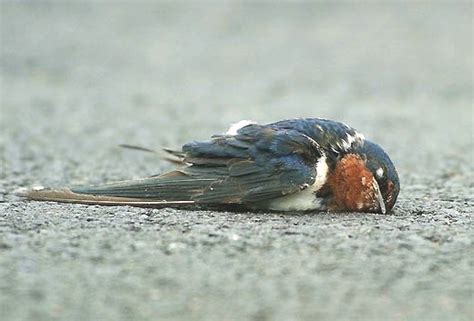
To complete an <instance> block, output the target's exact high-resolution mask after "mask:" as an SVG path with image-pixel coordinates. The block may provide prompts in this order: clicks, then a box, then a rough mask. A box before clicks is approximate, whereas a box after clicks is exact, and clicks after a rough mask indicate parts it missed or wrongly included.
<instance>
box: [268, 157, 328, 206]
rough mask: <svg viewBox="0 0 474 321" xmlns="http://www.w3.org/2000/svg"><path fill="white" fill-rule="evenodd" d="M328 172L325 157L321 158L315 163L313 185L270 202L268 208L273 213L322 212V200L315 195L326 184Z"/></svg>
mask: <svg viewBox="0 0 474 321" xmlns="http://www.w3.org/2000/svg"><path fill="white" fill-rule="evenodd" d="M328 172H329V167H328V164H327V162H326V156H322V157H321V158H320V159H319V160H318V162H317V163H316V178H315V180H314V184H313V185H310V186H308V187H307V188H305V189H304V190H302V191H301V192H296V193H294V194H291V195H288V196H283V197H280V198H277V199H275V200H272V201H271V202H270V203H269V206H268V208H269V209H271V210H274V211H308V210H324V209H325V208H324V205H323V204H322V199H320V198H317V197H316V195H315V193H316V192H317V191H318V190H320V189H321V187H323V185H324V184H325V183H326V180H327V175H328Z"/></svg>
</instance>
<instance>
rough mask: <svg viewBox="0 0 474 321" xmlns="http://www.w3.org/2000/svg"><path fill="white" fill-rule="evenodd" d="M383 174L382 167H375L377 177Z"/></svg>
mask: <svg viewBox="0 0 474 321" xmlns="http://www.w3.org/2000/svg"><path fill="white" fill-rule="evenodd" d="M383 174H384V172H383V168H382V167H380V168H379V169H377V170H376V171H375V175H377V177H378V178H382V177H383Z"/></svg>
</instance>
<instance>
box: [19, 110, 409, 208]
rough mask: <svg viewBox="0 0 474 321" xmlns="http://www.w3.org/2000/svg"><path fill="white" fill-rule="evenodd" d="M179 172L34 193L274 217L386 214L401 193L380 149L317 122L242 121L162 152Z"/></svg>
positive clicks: (33, 193)
mask: <svg viewBox="0 0 474 321" xmlns="http://www.w3.org/2000/svg"><path fill="white" fill-rule="evenodd" d="M165 151H166V152H167V153H169V156H170V157H172V158H173V159H174V161H176V162H179V163H180V164H181V167H180V168H179V169H176V170H174V171H171V172H167V173H164V174H161V175H156V176H151V177H147V178H143V179H138V180H128V181H123V182H116V183H110V184H105V185H100V186H80V187H72V188H70V189H63V190H52V189H47V188H41V189H32V190H28V191H26V192H24V193H22V195H23V196H25V197H27V198H30V199H33V200H40V201H56V202H70V203H83V204H99V205H134V206H167V205H170V206H180V205H197V206H231V205H238V206H243V207H245V208H249V209H265V210H276V211H311V210H314V211H335V212H337V211H339V212H340V211H356V212H376V213H387V212H388V211H390V210H391V209H392V208H393V206H394V204H395V201H396V199H397V196H398V193H399V191H400V183H399V179H398V175H397V171H396V169H395V167H394V165H393V163H392V161H391V160H390V158H389V156H388V155H387V154H386V153H385V152H384V151H383V149H382V148H381V147H380V146H379V145H377V144H375V143H373V142H371V141H369V140H366V139H365V138H364V136H363V135H362V134H360V133H359V132H357V131H356V130H355V129H353V128H351V127H349V126H347V125H345V124H343V123H340V122H336V121H332V120H327V119H320V118H305V119H290V120H283V121H279V122H276V123H272V124H267V125H259V124H256V123H254V122H250V121H241V122H239V123H237V124H234V125H232V126H231V128H230V129H229V130H228V131H227V132H226V133H225V134H222V135H214V136H212V138H211V139H210V140H209V141H204V142H198V141H195V142H191V143H188V144H185V145H184V146H183V147H182V149H181V150H180V151H174V150H168V149H166V150H165Z"/></svg>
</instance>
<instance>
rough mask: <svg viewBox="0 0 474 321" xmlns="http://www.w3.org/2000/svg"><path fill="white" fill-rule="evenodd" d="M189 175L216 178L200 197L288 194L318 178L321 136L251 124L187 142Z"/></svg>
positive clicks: (239, 199)
mask: <svg viewBox="0 0 474 321" xmlns="http://www.w3.org/2000/svg"><path fill="white" fill-rule="evenodd" d="M183 152H184V153H185V155H186V156H185V162H186V163H189V164H191V165H190V166H189V167H187V168H185V169H183V170H182V171H183V172H184V173H186V175H188V176H190V177H193V178H196V179H203V178H209V177H214V180H213V181H212V182H211V183H210V184H208V185H207V186H206V187H205V188H204V189H201V190H200V191H199V192H198V193H196V195H194V196H193V198H192V199H193V200H195V201H196V202H199V203H237V204H245V203H253V202H260V201H265V200H269V199H273V198H277V197H281V196H283V195H288V194H291V193H294V192H297V191H300V190H303V189H305V188H306V187H308V186H309V185H311V184H313V183H314V182H315V178H316V166H315V165H316V162H317V160H318V159H319V158H320V157H321V156H322V152H321V150H320V148H319V145H318V144H317V142H315V141H314V140H313V139H312V138H310V137H308V136H306V135H305V134H303V133H301V132H298V131H296V130H292V129H280V130H278V129H274V128H271V127H269V126H262V125H256V124H252V125H248V126H245V127H243V128H241V129H240V130H238V132H237V135H232V136H226V135H223V136H215V137H214V138H213V139H212V140H211V141H209V142H193V143H190V144H187V145H184V146H183Z"/></svg>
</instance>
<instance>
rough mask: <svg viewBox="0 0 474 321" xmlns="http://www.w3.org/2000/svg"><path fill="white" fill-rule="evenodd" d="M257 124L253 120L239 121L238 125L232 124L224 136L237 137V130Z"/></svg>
mask: <svg viewBox="0 0 474 321" xmlns="http://www.w3.org/2000/svg"><path fill="white" fill-rule="evenodd" d="M256 123H257V122H255V121H253V120H241V121H239V122H238V123H235V124H232V125H230V127H229V129H228V130H227V132H226V133H225V134H226V135H237V132H238V131H239V129H241V128H242V127H245V126H247V125H252V124H256Z"/></svg>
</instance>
